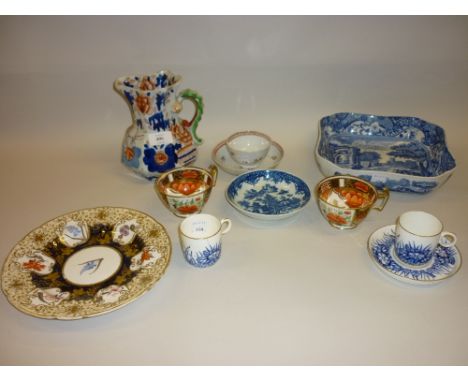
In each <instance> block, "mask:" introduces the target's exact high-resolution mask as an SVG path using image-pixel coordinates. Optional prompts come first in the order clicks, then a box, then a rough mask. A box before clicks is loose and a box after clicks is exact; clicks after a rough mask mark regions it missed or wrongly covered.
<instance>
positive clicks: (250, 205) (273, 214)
mask: <svg viewBox="0 0 468 382" xmlns="http://www.w3.org/2000/svg"><path fill="white" fill-rule="evenodd" d="M226 198H227V200H228V202H229V203H230V204H231V205H232V206H233V207H234V208H235V209H236V210H238V211H239V212H240V213H242V214H244V215H246V216H249V217H251V218H255V219H261V220H280V219H285V218H288V217H291V216H293V215H295V214H297V213H298V212H299V211H300V210H302V209H303V208H304V207H305V206H306V204H307V203H308V202H309V200H310V190H309V187H308V186H307V184H306V183H305V182H304V181H303V180H301V179H299V178H298V177H296V176H294V175H292V174H289V173H287V172H283V171H279V170H256V171H250V172H247V173H245V174H242V175H239V176H238V177H237V178H235V179H234V180H233V181H232V182H231V184H230V185H229V186H228V188H227V190H226Z"/></svg>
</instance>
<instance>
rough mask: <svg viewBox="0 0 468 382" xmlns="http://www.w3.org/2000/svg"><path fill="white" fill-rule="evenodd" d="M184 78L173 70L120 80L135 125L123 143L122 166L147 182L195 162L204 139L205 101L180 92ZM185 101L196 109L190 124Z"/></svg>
mask: <svg viewBox="0 0 468 382" xmlns="http://www.w3.org/2000/svg"><path fill="white" fill-rule="evenodd" d="M180 82H181V76H179V75H175V74H173V73H171V72H170V71H167V70H165V71H160V72H158V73H156V74H148V75H136V76H126V77H120V78H118V79H117V80H115V82H114V86H115V89H116V90H117V91H118V92H119V93H120V94H121V95H122V96H124V97H125V99H126V100H127V101H128V103H129V105H130V109H131V112H132V120H133V123H132V125H131V126H130V127H129V128H128V129H127V132H126V134H125V136H124V140H123V143H122V157H121V158H122V163H123V164H124V165H125V166H127V167H128V168H129V169H131V170H132V171H134V172H135V173H137V174H138V175H140V176H143V177H145V178H147V179H154V178H157V177H159V176H160V175H161V174H163V173H165V172H166V171H169V170H172V169H173V168H176V167H183V166H187V165H189V164H191V163H193V162H194V161H195V159H196V157H197V146H198V145H200V144H201V143H202V140H201V139H200V138H199V137H198V136H197V133H196V130H197V127H198V123H199V122H200V119H201V117H202V114H203V99H202V97H201V96H200V95H199V94H198V93H197V92H196V91H194V90H191V89H185V90H182V91H180V92H179V91H178V87H179V84H180ZM184 100H188V101H191V102H192V103H193V104H194V106H195V114H194V116H193V117H192V119H191V120H190V121H187V120H185V119H183V118H182V117H181V116H180V112H181V111H182V104H183V102H184Z"/></svg>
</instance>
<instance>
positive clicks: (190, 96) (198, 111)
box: [179, 89, 204, 145]
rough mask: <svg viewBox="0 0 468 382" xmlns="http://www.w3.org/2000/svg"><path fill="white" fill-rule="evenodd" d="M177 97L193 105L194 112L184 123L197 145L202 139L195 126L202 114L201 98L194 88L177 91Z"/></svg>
mask: <svg viewBox="0 0 468 382" xmlns="http://www.w3.org/2000/svg"><path fill="white" fill-rule="evenodd" d="M179 97H181V98H182V99H184V100H185V99H186V100H189V101H191V102H192V103H193V105H194V106H195V114H194V115H193V117H192V119H191V121H190V122H189V123H188V124H187V125H186V126H187V127H190V132H191V133H192V137H193V139H194V140H195V143H196V144H197V145H199V144H201V143H202V142H203V141H202V139H201V138H200V137H198V135H197V127H198V123H199V122H200V120H201V118H202V115H203V107H204V105H203V98H202V96H201V95H200V94H198V93H197V92H196V91H195V90H192V89H185V90H182V91H181V92H180V93H179Z"/></svg>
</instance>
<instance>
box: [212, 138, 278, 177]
mask: <svg viewBox="0 0 468 382" xmlns="http://www.w3.org/2000/svg"><path fill="white" fill-rule="evenodd" d="M283 155H284V150H283V148H282V147H281V146H280V145H279V144H278V143H277V142H275V141H272V140H271V138H270V137H269V136H268V135H266V134H264V133H261V132H258V131H241V132H238V133H235V134H233V135H231V136H230V137H229V138H227V139H226V140H224V141H222V142H220V143H219V144H218V145H216V147H215V148H214V149H213V152H212V159H213V162H214V163H216V165H217V166H218V167H219V168H221V169H222V170H223V171H225V172H227V173H229V174H232V175H240V174H242V173H244V172H246V171H249V170H253V169H258V170H266V169H271V168H275V167H277V166H278V164H279V163H280V162H281V159H283Z"/></svg>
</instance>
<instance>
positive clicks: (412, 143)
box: [318, 113, 456, 192]
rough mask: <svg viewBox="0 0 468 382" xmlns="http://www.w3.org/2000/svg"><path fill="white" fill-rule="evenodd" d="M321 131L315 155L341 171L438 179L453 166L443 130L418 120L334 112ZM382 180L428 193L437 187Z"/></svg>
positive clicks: (400, 188) (395, 187)
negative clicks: (385, 173)
mask: <svg viewBox="0 0 468 382" xmlns="http://www.w3.org/2000/svg"><path fill="white" fill-rule="evenodd" d="M320 131H321V134H320V137H321V138H320V142H319V143H318V154H319V155H320V156H321V157H322V158H325V159H327V160H329V161H330V162H332V163H334V164H335V165H337V166H339V167H341V168H343V172H346V169H351V170H364V171H379V172H389V173H394V174H402V175H407V176H419V177H436V176H439V175H442V174H444V173H445V172H447V171H450V170H452V169H453V168H455V165H456V164H455V159H454V158H453V156H452V155H451V154H450V152H449V150H448V148H447V146H446V143H445V133H444V130H443V129H442V128H441V127H439V126H437V125H434V124H432V123H429V122H426V121H424V120H422V119H419V118H414V117H383V116H375V115H367V114H356V113H337V114H333V115H330V116H327V117H324V118H322V119H321V121H320ZM402 179H405V178H404V176H403V177H402ZM384 183H385V186H386V187H388V188H390V189H391V190H394V191H403V192H427V191H430V190H431V189H432V188H433V187H432V185H433V184H434V185H437V183H436V182H431V181H429V182H428V183H425V182H424V181H411V182H410V184H407V185H400V184H398V181H397V184H394V183H392V182H391V181H390V180H388V181H385V182H384ZM417 183H420V184H417Z"/></svg>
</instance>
